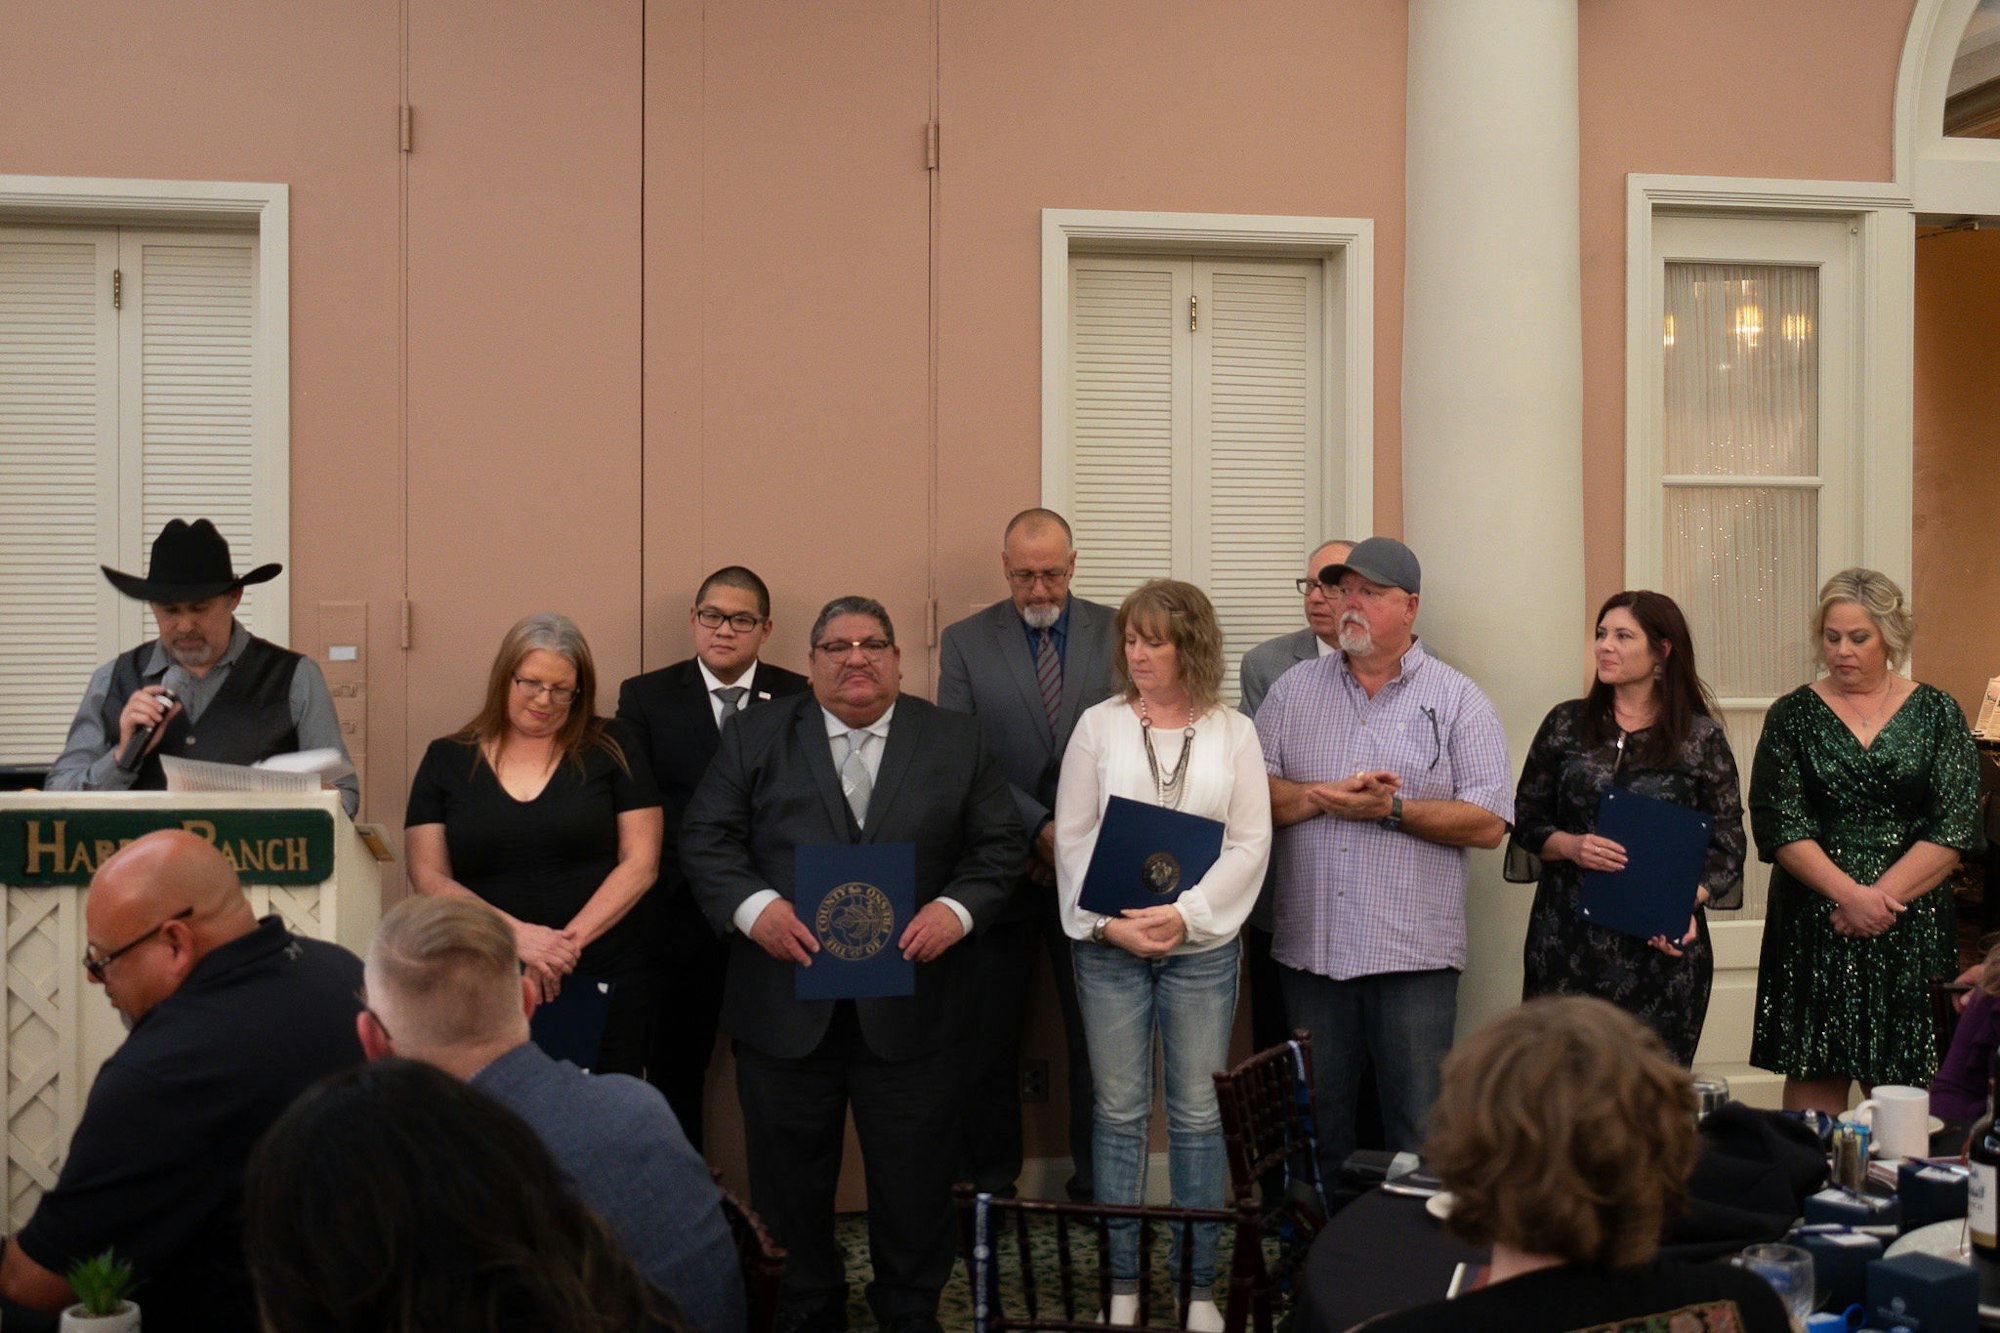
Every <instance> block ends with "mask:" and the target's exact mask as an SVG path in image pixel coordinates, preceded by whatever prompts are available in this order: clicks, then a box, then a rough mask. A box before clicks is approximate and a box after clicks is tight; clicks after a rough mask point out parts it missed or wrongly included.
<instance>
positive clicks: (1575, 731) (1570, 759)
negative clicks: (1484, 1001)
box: [1507, 592, 1744, 1064]
mask: <svg viewBox="0 0 2000 1333" xmlns="http://www.w3.org/2000/svg"><path fill="white" fill-rule="evenodd" d="M1594 656H1595V661H1596V679H1595V680H1593V681H1592V682H1591V685H1590V691H1589V693H1587V694H1586V695H1584V697H1583V698H1581V699H1572V700H1571V701H1569V702H1568V703H1564V704H1558V705H1557V706H1556V707H1555V709H1554V710H1553V711H1551V712H1550V713H1549V715H1548V717H1547V718H1545V719H1544V720H1543V722H1542V726H1541V730H1540V731H1539V732H1538V733H1536V736H1535V743H1534V745H1533V747H1532V748H1531V749H1530V750H1529V751H1528V760H1527V763H1526V764H1525V765H1524V766H1523V768H1522V770H1521V785H1520V788H1519V790H1518V791H1517V792H1516V793H1515V796H1514V835H1513V841H1512V842H1511V843H1510V844H1509V846H1508V849H1507V878H1509V879H1511V880H1515V881H1528V880H1534V881H1537V886H1536V889H1535V904H1534V907H1533V909H1532V910H1531V912H1530V914H1529V917H1528V941H1527V945H1526V948H1525V949H1524V950H1523V962H1524V964H1525V978H1524V981H1523V985H1522V988H1521V990H1522V998H1523V999H1533V998H1534V997H1535V996H1537V995H1594V996H1597V997H1598V998H1600V999H1605V1000H1610V1001H1611V1002H1612V1003H1613V1004H1616V1005H1618V1006H1619V1007H1621V1008H1623V1009H1625V1010H1627V1011H1629V1012H1631V1013H1633V1014H1635V1015H1637V1016H1638V1017H1639V1018H1641V1019H1643V1020H1645V1022H1646V1023H1647V1024H1649V1025H1650V1026H1651V1027H1652V1028H1653V1030H1654V1031H1655V1032H1658V1033H1659V1034H1660V1039H1661V1041H1662V1042H1664V1043H1665V1044H1666V1047H1667V1050H1668V1051H1669V1052H1670V1053H1672V1055H1673V1056H1674V1058H1675V1059H1677V1060H1679V1061H1680V1062H1681V1063H1682V1064H1690V1063H1692V1062H1693V1060H1694V1051H1695V1046H1696V1044H1697V1043H1698V1042H1699V1041H1700V1040H1701V1025H1702V1020H1703V1019H1704V1018H1705V1017H1706V1016H1707V1014H1708V992H1709V986H1710V983H1711V982H1712V980H1713V978H1714V974H1715V957H1714V954H1713V952H1712V951H1711V949H1710V947H1709V940H1708V921H1707V917H1706V913H1705V911H1704V909H1705V908H1706V907H1719V908H1727V907H1740V906H1741V905H1742V902H1743V852H1744V838H1743V799H1742V791H1741V788H1740V787H1739V786H1738V783H1737V777H1736V760H1735V758H1734V756H1732V755H1731V754H1730V751H1729V741H1728V738H1727V737H1725V736H1724V735H1723V732H1722V726H1721V724H1720V723H1719V722H1717V721H1716V719H1715V717H1714V714H1713V710H1712V708H1711V706H1710V703H1709V699H1708V689H1707V687H1706V686H1704V685H1703V684H1702V683H1701V677H1700V676H1699V675H1698V674H1696V672H1695V665H1694V642H1693V640H1692V639H1691V638H1690V636H1689V634H1688V628H1687V621H1686V619H1685V618H1683V617H1682V615H1681V610H1680V608H1679V607H1678V606H1676V605H1675V604H1674V601H1673V599H1672V598H1670V597H1668V596H1666V595H1664V594H1662V593H1657V592H1621V593H1618V594H1616V595H1615V596H1613V597H1612V598H1611V599H1610V600H1609V601H1607V602H1606V603H1605V604H1604V609H1603V610H1601V611H1599V612H1598V614H1597V644H1596V648H1595V652H1594ZM1614 786H1615V787H1623V788H1625V789H1627V790H1629V791H1633V792H1637V793H1639V794H1640V795H1644V796H1652V797H1656V798H1658V799H1660V800H1664V801H1672V802H1673V803H1674V804H1676V805H1684V806H1688V807H1690V808H1692V809H1695V810H1699V811H1701V812H1702V813H1704V814H1706V815H1708V816H1710V817H1711V818H1712V819H1713V820H1714V821H1715V826H1714V831H1713V833H1712V834H1711V835H1710V837H1709V844H1708V859H1707V862H1706V864H1705V865H1704V866H1703V869H1702V878H1701V885H1700V887H1699V888H1698V889H1697V890H1696V892H1695V900H1696V904H1697V905H1696V907H1695V911H1694V917H1693V919H1692V920H1691V921H1689V923H1688V929H1687V933H1686V934H1685V935H1684V936H1683V937H1681V938H1680V939H1677V940H1667V939H1655V940H1653V941H1651V942H1650V943H1648V942H1646V941H1643V940H1638V939H1634V938H1633V937H1631V936H1629V935H1626V934H1623V933H1621V932H1619V931H1615V930H1611V929H1608V928H1606V927H1603V926H1598V925H1593V924H1592V923H1590V922H1589V921H1586V920H1585V919H1584V918H1583V916H1582V915H1581V914H1580V912H1579V911H1578V908H1577V897H1578V894H1579V892H1580V890H1581V888H1582V885H1583V872H1584V871H1586V870H1618V869H1621V868H1623V866H1624V864H1625V849H1624V848H1623V847H1621V846H1619V845H1618V844H1617V843H1615V842H1613V841H1611V840H1610V839H1608V838H1601V837H1598V836H1597V835H1596V833H1595V832H1594V830H1595V828H1596V824H1597V805H1598V801H1599V800H1601V799H1602V797H1603V795H1604V792H1605V791H1606V790H1607V789H1608V788H1611V787H1614Z"/></svg>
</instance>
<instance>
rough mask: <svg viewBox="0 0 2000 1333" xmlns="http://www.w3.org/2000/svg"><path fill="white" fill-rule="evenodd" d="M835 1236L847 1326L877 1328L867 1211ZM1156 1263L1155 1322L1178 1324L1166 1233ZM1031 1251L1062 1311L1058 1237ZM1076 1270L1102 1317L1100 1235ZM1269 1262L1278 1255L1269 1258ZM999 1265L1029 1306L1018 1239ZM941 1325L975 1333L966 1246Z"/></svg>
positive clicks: (1083, 1306) (1033, 1242) (1090, 1236)
mask: <svg viewBox="0 0 2000 1333" xmlns="http://www.w3.org/2000/svg"><path fill="white" fill-rule="evenodd" d="M834 1229H835V1235H836V1236H837V1237H838V1239H839V1241H840V1248H841V1252H842V1253H843V1254H845V1255H846V1256H847V1282H848V1302H847V1325H848V1328H849V1329H850V1330H853V1331H854V1333H862V1331H863V1330H867V1329H871V1328H874V1327H875V1316H874V1315H873V1314H871V1313H870V1312H869V1310H868V1302H867V1300H866V1298H865V1296H864V1293H865V1292H866V1290H867V1287H868V1283H869V1282H870V1281H871V1280H872V1279H873V1277H874V1271H875V1270H874V1267H873V1265H871V1264H870V1263H869V1260H868V1218H867V1215H866V1214H865V1213H842V1214H841V1215H840V1216H839V1217H838V1218H837V1219H835V1223H834ZM1154 1241H1155V1243H1154V1246H1153V1251H1154V1253H1153V1264H1152V1279H1153V1286H1152V1296H1151V1300H1150V1302H1149V1305H1150V1315H1149V1318H1150V1320H1151V1322H1153V1323H1156V1324H1165V1323H1172V1322H1173V1321H1174V1313H1175V1307H1174V1296H1173V1284H1172V1281H1171V1279H1170V1276H1169V1271H1168V1266H1167V1237H1166V1235H1165V1232H1164V1229H1162V1230H1161V1232H1160V1233H1159V1234H1158V1235H1156V1236H1155V1238H1154ZM1029 1248H1030V1250H1031V1252H1032V1255H1033V1259H1034V1271H1035V1280H1036V1284H1037V1290H1038V1296H1039V1299H1040V1302H1041V1308H1042V1313H1043V1314H1044V1315H1045V1316H1047V1315H1049V1314H1053V1313H1055V1312H1056V1311H1058V1310H1060V1309H1061V1308H1062V1304H1061V1295H1060V1285H1059V1284H1060V1263H1059V1261H1058V1258H1057V1247H1056V1238H1055V1235H1054V1232H1053V1230H1046V1231H1045V1230H1037V1231H1036V1232H1035V1233H1034V1234H1033V1235H1032V1236H1031V1238H1030V1241H1029ZM1234 1249H1235V1246H1234V1238H1233V1237H1232V1236H1231V1235H1230V1233H1229V1230H1228V1229H1227V1228H1224V1230H1223V1234H1222V1240H1221V1243H1220V1245H1219V1247H1218V1252H1217V1255H1216V1271H1217V1272H1218V1273H1219V1274H1223V1275H1226V1274H1227V1273H1228V1271H1229V1262H1230V1256H1231V1254H1232V1253H1233V1252H1234ZM1072 1253H1073V1256H1074V1261H1073V1262H1074V1267H1073V1268H1072V1273H1073V1275H1074V1276H1073V1282H1074V1291H1075V1301H1076V1306H1075V1308H1076V1309H1077V1310H1078V1311H1079V1313H1078V1315H1077V1318H1079V1319H1091V1318H1093V1317H1095V1315H1096V1313H1097V1252H1096V1239H1095V1233H1094V1232H1090V1231H1086V1232H1083V1233H1080V1234H1077V1235H1076V1236H1075V1238H1074V1242H1073V1246H1072ZM1266 1257H1267V1259H1268V1258H1273V1257H1275V1256H1274V1255H1267V1256H1266ZM1000 1264H1001V1271H1002V1273H1003V1275H1004V1280H1003V1283H1002V1286H1001V1292H1000V1299H1001V1301H1002V1303H1003V1304H1004V1306H1005V1308H1006V1309H1008V1310H1010V1311H1020V1310H1022V1309H1024V1308H1025V1304H1024V1301H1025V1297H1024V1296H1023V1293H1022V1289H1021V1282H1020V1277H1019V1273H1020V1267H1019V1265H1018V1263H1017V1262H1016V1260H1015V1243H1014V1237H1013V1236H1012V1235H1008V1236H1006V1237H1004V1238H1003V1239H1002V1243H1001V1248H1000ZM1227 1294H1228V1282H1227V1278H1226V1276H1224V1277H1223V1278H1222V1280H1220V1281H1218V1282H1217V1284H1216V1300H1217V1301H1218V1302H1221V1301H1222V1300H1224V1299H1225V1298H1226V1297H1227ZM938 1322H939V1323H940V1324H942V1325H943V1326H944V1328H945V1330H946V1333H971V1329H972V1287H971V1283H970V1281H969V1279H968V1278H967V1276H966V1269H965V1255H964V1249H963V1246H962V1245H961V1247H960V1250H959V1258H958V1262H957V1263H956V1264H954V1265H953V1266H952V1273H951V1280H950V1281H949V1282H947V1283H946V1284H945V1288H944V1294H943V1296H942V1297H941V1298H940V1299H939V1301H938Z"/></svg>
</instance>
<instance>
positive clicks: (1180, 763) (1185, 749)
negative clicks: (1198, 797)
mask: <svg viewBox="0 0 2000 1333" xmlns="http://www.w3.org/2000/svg"><path fill="white" fill-rule="evenodd" d="M1139 736H1140V739H1142V740H1143V741H1145V743H1146V768H1147V769H1148V770H1149V771H1150V772H1151V773H1152V775H1153V794H1154V795H1155V796H1157V797H1158V798H1159V802H1160V804H1161V805H1162V806H1164V807H1165V808H1167V809H1169V810H1178V809H1180V808H1181V798H1182V797H1184V796H1186V795H1187V771H1188V756H1189V755H1191V754H1193V753H1194V708H1193V707H1192V706H1190V707H1189V708H1188V720H1187V729H1186V730H1185V731H1183V732H1182V733H1181V757H1180V758H1179V759H1176V760H1175V761H1174V771H1173V772H1171V773H1169V774H1168V775H1167V776H1166V777H1164V778H1162V777H1161V776H1160V756H1159V755H1158V754H1157V753H1156V752H1155V751H1154V749H1153V719H1152V716H1151V714H1149V713H1148V712H1147V711H1146V696H1145V695H1143V694H1142V695H1140V696H1139Z"/></svg>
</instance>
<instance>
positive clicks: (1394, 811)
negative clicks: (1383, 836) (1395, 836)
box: [1382, 796, 1403, 833]
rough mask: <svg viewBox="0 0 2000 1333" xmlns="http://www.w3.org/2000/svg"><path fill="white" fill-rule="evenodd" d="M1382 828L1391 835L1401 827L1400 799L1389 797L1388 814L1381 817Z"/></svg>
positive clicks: (1401, 804) (1401, 803)
mask: <svg viewBox="0 0 2000 1333" xmlns="http://www.w3.org/2000/svg"><path fill="white" fill-rule="evenodd" d="M1382 827H1383V828H1385V829H1388V830H1389V832H1391V833H1394V832H1395V831H1396V830H1397V829H1400V828H1402V827H1403V798H1402V797H1400V796H1391V797H1390V798H1389V813H1388V814H1386V815H1383V816H1382Z"/></svg>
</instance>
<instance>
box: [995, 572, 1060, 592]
mask: <svg viewBox="0 0 2000 1333" xmlns="http://www.w3.org/2000/svg"><path fill="white" fill-rule="evenodd" d="M1007 581H1008V582H1009V583H1011V584H1013V585H1014V586H1015V587H1017V588H1022V589H1026V588H1032V587H1034V586H1035V585H1036V584H1037V583H1046V584H1048V585H1049V586H1050V587H1051V588H1060V587H1062V586H1063V585H1064V584H1065V583H1068V582H1069V571H1068V570H1067V569H1010V570H1008V571H1007Z"/></svg>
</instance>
